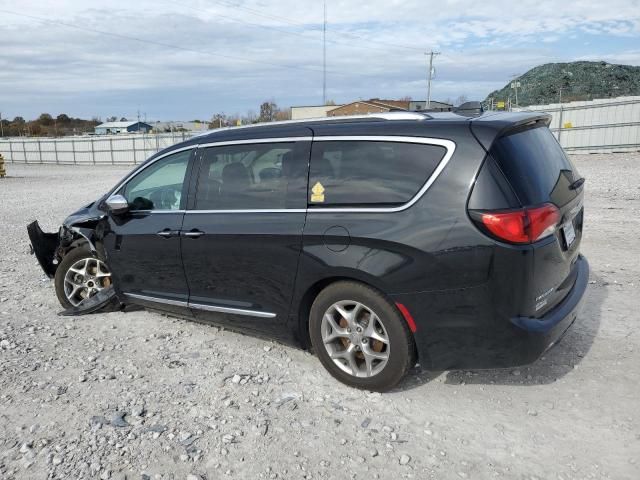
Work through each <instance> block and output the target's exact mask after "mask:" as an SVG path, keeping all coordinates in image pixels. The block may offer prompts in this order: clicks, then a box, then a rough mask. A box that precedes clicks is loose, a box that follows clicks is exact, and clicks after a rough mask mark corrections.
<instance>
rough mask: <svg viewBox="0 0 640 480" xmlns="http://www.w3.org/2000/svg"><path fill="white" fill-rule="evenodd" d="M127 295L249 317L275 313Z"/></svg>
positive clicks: (269, 316) (273, 315)
mask: <svg viewBox="0 0 640 480" xmlns="http://www.w3.org/2000/svg"><path fill="white" fill-rule="evenodd" d="M124 295H125V296H127V297H131V298H134V299H136V300H144V301H147V302H153V303H161V304H164V305H172V306H175V307H184V308H194V309H196V310H205V311H208V312H218V313H231V314H235V315H245V316H250V317H260V318H275V317H276V314H275V313H272V312H261V311H258V310H248V309H245V308H231V307H218V306H215V305H203V304H200V303H191V302H183V301H181V300H171V299H168V298H160V297H153V296H149V295H140V294H137V293H125V294H124Z"/></svg>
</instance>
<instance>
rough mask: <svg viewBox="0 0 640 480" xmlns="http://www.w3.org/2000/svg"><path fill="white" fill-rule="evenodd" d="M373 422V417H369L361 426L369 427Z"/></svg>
mask: <svg viewBox="0 0 640 480" xmlns="http://www.w3.org/2000/svg"><path fill="white" fill-rule="evenodd" d="M370 423H371V418H369V417H367V418H365V419H364V420H363V421H362V423H361V424H360V426H361V427H362V428H367V427H368V426H369V424H370Z"/></svg>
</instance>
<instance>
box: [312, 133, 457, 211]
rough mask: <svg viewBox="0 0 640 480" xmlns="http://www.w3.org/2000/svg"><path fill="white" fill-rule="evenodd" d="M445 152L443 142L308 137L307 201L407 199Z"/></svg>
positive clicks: (371, 202)
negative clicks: (316, 139) (313, 139)
mask: <svg viewBox="0 0 640 480" xmlns="http://www.w3.org/2000/svg"><path fill="white" fill-rule="evenodd" d="M445 153H446V149H445V148H444V147H441V146H438V145H425V144H418V143H401V142H376V141H349V140H345V141H327V142H321V141H320V142H314V144H313V152H312V155H311V170H310V175H309V197H308V198H309V204H310V205H312V206H313V205H315V206H325V205H331V206H341V205H347V206H357V205H380V206H384V205H401V204H403V203H407V202H408V201H409V200H411V198H413V197H414V196H415V195H416V194H417V193H418V192H419V191H420V188H421V187H422V186H423V185H424V184H425V182H426V181H427V180H428V179H429V177H430V176H431V174H433V172H434V170H435V169H436V168H437V166H438V164H439V163H440V161H441V160H442V159H443V157H444V155H445Z"/></svg>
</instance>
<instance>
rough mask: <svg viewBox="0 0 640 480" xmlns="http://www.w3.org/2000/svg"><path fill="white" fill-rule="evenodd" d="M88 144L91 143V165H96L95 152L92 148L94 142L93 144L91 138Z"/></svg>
mask: <svg viewBox="0 0 640 480" xmlns="http://www.w3.org/2000/svg"><path fill="white" fill-rule="evenodd" d="M89 142H91V158H93V164H94V165H95V164H96V151H95V148H94V146H93V145H94V142H93V138H90V139H89Z"/></svg>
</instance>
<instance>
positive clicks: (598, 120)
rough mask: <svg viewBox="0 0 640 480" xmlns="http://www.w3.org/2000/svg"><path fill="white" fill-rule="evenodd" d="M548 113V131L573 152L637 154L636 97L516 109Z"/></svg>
mask: <svg viewBox="0 0 640 480" xmlns="http://www.w3.org/2000/svg"><path fill="white" fill-rule="evenodd" d="M514 110H518V111H543V112H547V113H550V114H551V116H552V120H551V125H550V128H551V131H553V132H554V134H555V135H556V137H557V138H558V140H559V141H560V144H561V145H562V147H563V148H564V149H565V150H566V151H568V152H573V153H610V152H629V151H640V96H637V97H618V98H608V99H600V100H591V101H588V102H570V103H563V104H559V103H553V104H550V105H533V106H530V107H526V108H518V109H515V108H514Z"/></svg>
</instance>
